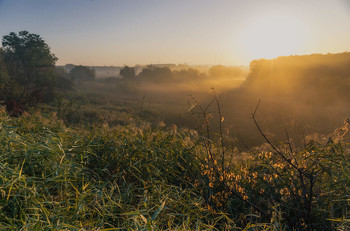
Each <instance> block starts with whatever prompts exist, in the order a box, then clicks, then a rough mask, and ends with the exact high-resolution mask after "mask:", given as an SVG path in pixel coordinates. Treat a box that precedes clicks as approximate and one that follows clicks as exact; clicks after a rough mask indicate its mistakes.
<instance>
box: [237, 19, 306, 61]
mask: <svg viewBox="0 0 350 231" xmlns="http://www.w3.org/2000/svg"><path fill="white" fill-rule="evenodd" d="M305 32H306V28H305V26H304V25H303V23H302V21H299V20H298V19H296V18H295V17H292V16H288V15H265V16H261V17H258V18H256V19H255V20H254V21H252V22H250V23H248V24H247V25H246V27H245V28H243V29H242V31H241V33H240V36H239V38H238V43H239V45H240V47H241V49H242V51H243V52H244V55H245V56H247V57H248V58H249V59H251V60H252V59H260V58H266V59H270V58H275V57H278V56H283V55H291V54H296V53H298V51H300V50H301V49H302V48H303V40H305V37H306V35H305Z"/></svg>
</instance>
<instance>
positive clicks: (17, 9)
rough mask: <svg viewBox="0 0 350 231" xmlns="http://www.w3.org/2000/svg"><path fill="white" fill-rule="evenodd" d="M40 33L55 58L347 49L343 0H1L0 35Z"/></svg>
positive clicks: (203, 58)
mask: <svg viewBox="0 0 350 231" xmlns="http://www.w3.org/2000/svg"><path fill="white" fill-rule="evenodd" d="M21 30H28V31H29V32H31V33H36V34H39V35H41V36H42V37H43V39H44V40H45V41H46V42H47V43H48V44H49V46H50V47H51V49H52V52H53V53H55V54H56V56H57V57H58V58H59V61H58V64H66V63H73V64H82V65H124V64H126V65H134V64H150V63H158V62H159V63H189V64H226V65H240V64H248V63H249V61H251V60H252V59H256V58H263V57H266V58H272V57H275V56H279V55H289V54H310V53H337V52H344V51H350V0H308V1H305V0H289V1H284V0H255V1H253V0H230V1H228V0H220V1H214V0H172V1H170V0H124V1H121V0H120V1H119V0H0V36H1V37H2V36H3V35H6V34H8V33H10V32H19V31H21Z"/></svg>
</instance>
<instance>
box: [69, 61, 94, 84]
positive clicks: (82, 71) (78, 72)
mask: <svg viewBox="0 0 350 231" xmlns="http://www.w3.org/2000/svg"><path fill="white" fill-rule="evenodd" d="M69 76H70V78H71V80H73V81H91V80H94V79H95V70H94V69H90V68H88V67H86V66H81V65H80V66H76V67H74V68H73V69H72V70H70V72H69Z"/></svg>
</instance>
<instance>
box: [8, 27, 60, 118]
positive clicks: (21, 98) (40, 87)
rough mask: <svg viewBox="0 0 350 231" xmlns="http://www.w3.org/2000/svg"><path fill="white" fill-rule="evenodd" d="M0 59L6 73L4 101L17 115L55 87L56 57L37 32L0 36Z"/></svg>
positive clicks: (11, 111) (50, 92)
mask: <svg viewBox="0 0 350 231" xmlns="http://www.w3.org/2000/svg"><path fill="white" fill-rule="evenodd" d="M2 46H3V59H4V63H5V65H6V69H7V73H8V76H9V78H8V81H7V82H6V89H7V90H6V92H5V96H4V97H5V101H6V105H11V106H8V107H7V109H8V110H9V112H10V113H14V112H16V113H14V114H15V115H18V114H20V113H21V111H23V109H25V108H26V107H27V106H30V105H35V104H37V103H38V102H40V101H41V99H42V98H43V97H45V96H46V95H47V94H52V91H54V84H55V80H54V75H53V72H54V68H55V62H56V61H57V58H56V57H55V55H54V54H52V53H51V51H50V47H49V46H48V45H47V44H46V43H45V41H44V40H43V39H42V38H41V37H40V36H39V35H37V34H31V33H29V32H28V31H21V32H19V33H18V34H16V33H14V32H11V33H10V34H9V35H5V36H3V39H2Z"/></svg>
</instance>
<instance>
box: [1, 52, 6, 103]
mask: <svg viewBox="0 0 350 231" xmlns="http://www.w3.org/2000/svg"><path fill="white" fill-rule="evenodd" d="M7 82H8V74H7V68H6V65H5V62H4V59H3V50H2V49H1V48H0V100H1V101H2V100H5V95H6V93H5V92H6V85H7Z"/></svg>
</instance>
